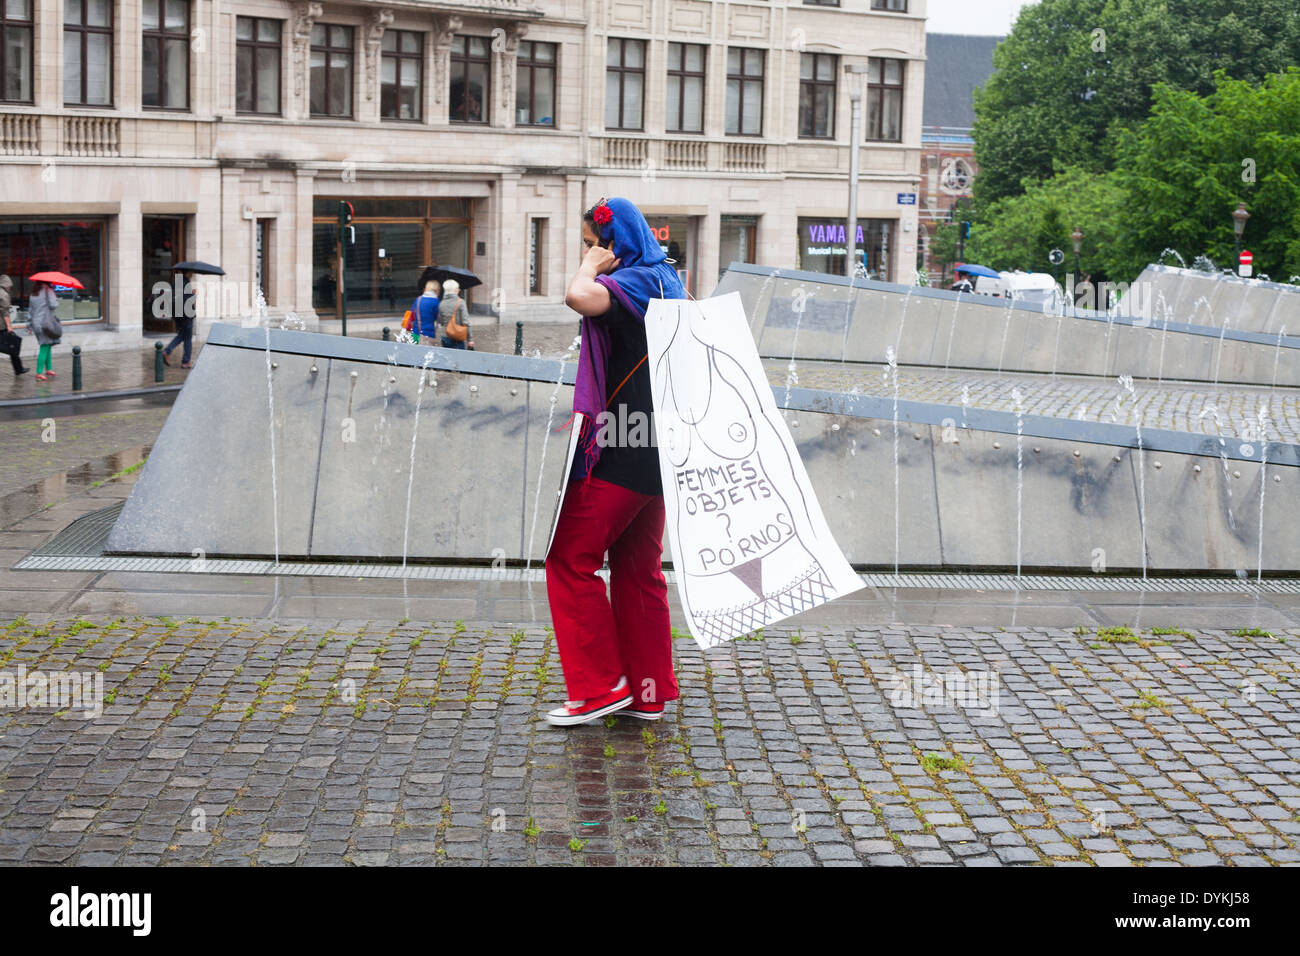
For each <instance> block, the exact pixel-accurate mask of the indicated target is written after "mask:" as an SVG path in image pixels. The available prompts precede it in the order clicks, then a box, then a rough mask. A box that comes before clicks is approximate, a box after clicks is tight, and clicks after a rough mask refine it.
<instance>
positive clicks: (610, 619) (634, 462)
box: [546, 199, 686, 726]
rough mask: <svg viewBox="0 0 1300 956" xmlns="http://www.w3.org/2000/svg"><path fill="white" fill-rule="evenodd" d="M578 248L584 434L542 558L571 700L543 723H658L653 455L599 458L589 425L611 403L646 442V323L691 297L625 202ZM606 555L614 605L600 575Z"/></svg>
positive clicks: (660, 509)
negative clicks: (655, 309) (613, 719)
mask: <svg viewBox="0 0 1300 956" xmlns="http://www.w3.org/2000/svg"><path fill="white" fill-rule="evenodd" d="M582 241H583V245H584V246H586V252H585V254H584V255H583V258H582V264H581V266H580V267H579V269H578V272H577V274H576V275H575V276H574V277H573V279H572V281H571V282H570V283H569V288H568V294H567V295H566V296H565V300H564V301H565V304H566V305H568V306H569V307H570V308H571V309H573V310H575V311H576V312H578V314H580V315H581V316H583V318H582V324H581V350H580V352H579V358H578V373H577V381H576V383H575V385H574V395H573V410H574V414H575V418H577V416H578V415H581V418H580V419H578V421H580V423H581V424H580V431H579V437H578V443H577V450H576V454H575V457H574V461H573V465H572V467H571V469H570V471H569V474H568V476H567V484H566V487H565V491H564V500H563V502H562V504H561V508H560V514H559V517H558V519H557V521H556V526H555V533H554V535H553V536H552V541H551V546H550V550H549V552H548V554H547V556H546V594H547V598H548V600H549V601H550V606H551V619H552V622H553V624H554V627H555V640H556V644H557V646H558V647H559V652H560V664H561V666H562V667H563V669H564V682H565V687H566V689H567V691H568V697H569V700H568V701H567V702H566V703H565V705H564V706H563V707H559V708H556V709H555V710H552V711H550V712H549V713H548V714H547V715H546V719H547V720H548V721H549V722H550V723H552V724H556V725H559V726H567V725H571V724H581V723H586V722H587V721H590V720H596V719H597V718H600V717H602V716H604V715H605V714H608V713H612V712H614V711H620V712H622V713H624V714H629V715H632V716H635V717H639V718H641V719H644V720H658V719H659V718H660V717H661V716H663V711H664V703H665V702H667V701H670V700H676V699H677V698H678V697H679V696H680V693H679V691H678V686H677V679H676V677H675V675H674V674H673V649H672V633H671V630H670V628H669V619H668V584H667V582H666V581H665V580H664V575H663V567H662V557H663V534H664V498H663V485H662V483H661V481H660V477H659V457H658V449H657V448H656V447H655V446H654V445H653V444H650V443H649V441H648V440H647V441H645V442H639V443H637V444H635V445H633V444H630V443H629V444H628V445H626V446H622V445H617V444H614V445H608V446H606V447H602V445H601V442H599V441H598V440H597V438H598V435H599V432H598V431H597V428H598V425H597V422H596V418H597V416H598V415H599V414H600V413H601V412H604V411H606V410H607V409H609V408H610V407H611V405H612V404H613V402H614V400H615V399H616V398H617V399H618V400H619V405H618V411H617V414H619V415H626V416H627V417H628V420H631V418H632V415H634V414H636V413H638V412H639V413H641V414H642V415H645V416H646V421H648V422H649V423H650V428H649V429H648V431H646V434H648V435H652V434H654V431H653V405H652V403H651V398H650V370H649V363H648V361H647V358H648V351H649V349H648V347H647V345H646V334H645V312H646V308H647V307H648V306H649V303H650V299H652V298H668V299H683V298H685V297H686V293H685V290H684V289H683V288H682V284H681V281H680V280H679V279H678V277H677V272H676V270H675V269H673V268H672V266H671V265H669V264H667V263H666V262H665V258H666V257H665V255H664V252H663V250H662V249H661V248H660V245H659V241H658V240H657V239H656V238H655V236H654V233H653V232H651V231H650V226H649V225H648V224H647V223H646V221H645V217H644V216H643V215H642V214H641V211H640V210H639V209H637V207H636V206H635V205H633V204H632V203H631V202H629V201H628V200H626V199H610V200H608V201H605V200H601V201H600V202H599V203H597V204H596V205H595V206H593V207H592V208H591V209H589V210H588V211H587V212H586V213H585V214H584V216H583V222H582ZM574 427H579V425H578V424H577V423H575V426H574ZM628 431H629V434H630V432H631V430H630V429H629V430H628ZM606 553H608V555H609V597H606V594H605V583H604V582H603V581H602V580H601V579H600V578H599V577H598V576H597V574H596V572H597V570H598V569H599V568H600V566H601V564H602V563H603V560H604V558H605V555H606Z"/></svg>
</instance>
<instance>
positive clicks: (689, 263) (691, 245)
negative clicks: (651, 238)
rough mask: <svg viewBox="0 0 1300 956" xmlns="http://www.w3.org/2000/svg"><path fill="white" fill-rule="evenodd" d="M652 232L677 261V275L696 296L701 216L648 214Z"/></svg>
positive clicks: (687, 289)
mask: <svg viewBox="0 0 1300 956" xmlns="http://www.w3.org/2000/svg"><path fill="white" fill-rule="evenodd" d="M645 219H646V222H647V223H648V224H649V225H650V231H651V232H653V233H654V234H655V238H656V239H658V240H659V248H660V249H662V250H663V251H664V253H665V254H666V255H667V256H668V258H669V259H672V260H674V261H675V268H676V269H677V275H678V276H680V277H681V280H682V285H683V286H684V287H685V288H686V291H687V292H689V293H690V294H691V295H695V255H696V236H697V235H698V234H699V216H674V215H657V214H655V213H646V217H645Z"/></svg>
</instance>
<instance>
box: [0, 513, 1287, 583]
mask: <svg viewBox="0 0 1300 956" xmlns="http://www.w3.org/2000/svg"><path fill="white" fill-rule="evenodd" d="M123 504H125V502H118V503H116V504H113V505H110V506H108V507H107V508H101V509H100V510H99V511H95V512H92V513H90V514H88V515H83V516H82V517H80V518H78V519H77V520H76V521H74V522H72V524H70V525H68V527H66V528H64V529H63V530H62V531H60V532H59V533H58V534H56V535H55V536H54V537H53V538H52V539H50V541H48V542H47V543H46V544H43V545H42V546H41V547H39V548H37V549H36V550H35V551H33V552H32V553H31V554H29V555H28V556H27V557H25V558H23V559H22V560H21V561H19V562H18V563H17V564H16V565H14V570H16V571H135V572H149V573H156V574H242V575H284V576H289V577H322V578H387V579H394V578H396V579H405V580H410V581H452V582H455V581H482V582H487V581H497V582H501V583H520V584H527V583H535V584H540V583H543V582H544V581H545V580H546V572H545V571H544V570H543V569H541V568H485V567H481V566H473V565H428V564H411V565H407V566H406V567H403V566H402V565H400V564H379V563H375V564H343V563H338V562H323V561H285V562H281V563H279V564H276V563H275V562H274V561H266V560H256V559H247V558H206V559H202V560H201V559H198V558H162V557H148V556H140V557H125V556H110V555H105V554H104V544H105V542H106V541H107V540H108V533H109V531H110V530H112V527H113V524H114V522H116V521H117V516H118V515H119V514H120V513H121V511H122V506H123ZM599 574H600V575H601V577H603V578H606V579H608V577H609V572H608V571H600V572H599ZM664 577H665V578H667V579H668V583H670V584H674V585H675V584H676V583H677V578H676V575H675V574H674V573H673V572H672V571H668V570H665V571H664ZM859 577H861V578H862V583H863V584H865V585H866V586H867V587H873V588H938V589H942V590H961V591H980V590H983V591H1115V592H1134V591H1150V592H1163V593H1172V594H1194V593H1202V594H1204V593H1210V594H1300V580H1296V579H1293V578H1269V579H1265V580H1264V581H1261V582H1258V583H1257V582H1255V581H1254V580H1252V579H1251V578H1249V577H1245V578H1241V577H1237V578H1226V577H1195V578H1192V577H1177V578H1157V577H1148V578H1142V577H1138V576H1136V575H1130V576H1126V577H1103V576H1098V575H1082V574H1079V575H1061V574H1039V575H1025V576H1022V577H1019V578H1018V577H1016V575H1014V574H990V573H970V572H961V573H958V572H944V571H935V572H901V573H899V574H890V573H888V572H869V573H866V574H862V575H859Z"/></svg>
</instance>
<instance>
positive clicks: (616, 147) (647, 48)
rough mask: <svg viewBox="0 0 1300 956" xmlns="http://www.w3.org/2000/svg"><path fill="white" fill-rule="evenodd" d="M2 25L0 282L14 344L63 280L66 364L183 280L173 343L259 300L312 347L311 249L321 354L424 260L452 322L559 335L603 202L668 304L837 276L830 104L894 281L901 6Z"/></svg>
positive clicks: (133, 10) (261, 0)
mask: <svg viewBox="0 0 1300 956" xmlns="http://www.w3.org/2000/svg"><path fill="white" fill-rule="evenodd" d="M24 3H25V4H26V7H25V8H24ZM5 10H6V12H5V14H4V16H3V18H2V19H0V31H3V33H4V36H3V38H0V46H2V47H3V48H4V49H5V50H6V57H5V59H4V60H3V61H2V62H0V69H3V71H4V73H5V77H4V79H5V82H4V87H3V92H4V99H3V101H0V271H6V272H9V273H10V274H11V275H12V276H13V277H14V279H15V288H14V298H15V301H16V302H17V303H18V305H19V310H20V311H19V318H20V320H21V318H22V315H23V313H22V309H23V306H24V303H25V301H26V294H27V291H28V286H29V283H27V282H26V281H25V280H24V279H22V276H25V275H27V274H29V273H30V271H33V270H35V269H39V268H51V269H58V270H60V271H66V272H69V273H71V274H72V275H74V276H75V277H76V278H77V279H78V280H79V281H81V282H82V284H83V285H84V286H85V290H84V291H83V292H81V293H78V294H76V295H73V294H72V293H71V292H70V291H63V292H61V299H62V300H63V302H62V304H61V306H60V311H61V313H62V314H63V316H64V318H65V323H67V325H68V334H67V335H66V336H65V342H73V343H79V344H82V345H83V346H84V347H88V348H114V347H118V348H130V347H137V346H138V345H139V344H140V341H141V339H142V336H143V335H144V334H145V333H147V332H149V331H163V330H165V329H167V328H170V321H169V319H168V315H169V314H170V313H169V311H168V310H169V309H170V308H171V307H172V301H173V299H172V297H171V296H170V295H167V294H164V293H163V292H162V291H161V290H163V289H164V288H166V283H167V281H168V279H169V277H170V272H169V268H170V266H171V265H172V264H174V263H175V262H177V261H180V260H182V259H199V260H204V261H207V262H212V263H216V264H219V265H221V266H222V267H223V268H224V269H225V271H226V273H227V275H226V277H225V279H223V280H219V281H218V280H210V281H208V282H207V283H206V284H204V285H202V286H201V292H202V294H201V295H200V298H199V318H200V325H199V331H200V334H202V331H203V329H204V328H205V323H207V322H210V321H212V320H213V319H215V318H225V319H227V320H229V319H232V318H234V317H238V316H246V315H248V314H249V313H250V309H251V308H252V306H251V302H252V301H253V299H254V297H255V295H256V293H257V292H258V291H260V292H262V293H263V295H264V298H265V301H266V303H267V306H268V309H269V311H270V313H271V314H272V315H273V316H275V315H281V314H287V313H293V314H295V315H296V316H297V317H298V318H300V319H301V320H302V321H303V322H304V324H305V325H306V327H308V328H319V329H321V330H331V329H334V330H337V329H338V327H339V323H338V320H337V314H338V303H339V299H340V297H339V286H340V282H339V277H338V269H339V252H340V249H341V251H342V260H343V263H342V270H343V277H342V287H343V296H344V301H346V303H347V311H348V317H349V328H350V329H351V328H353V323H356V324H357V325H361V326H365V325H367V324H369V325H370V326H374V325H378V324H391V323H392V321H393V320H394V317H395V316H400V314H401V312H402V311H403V309H404V308H405V307H406V305H407V304H409V301H410V299H411V297H412V296H413V294H414V293H415V289H414V288H413V286H414V284H415V279H416V276H417V275H418V274H419V271H420V270H421V269H422V268H423V266H424V265H426V264H430V263H437V264H444V265H457V266H464V267H466V268H469V269H471V270H473V271H474V272H475V273H476V274H478V275H479V276H480V277H481V278H482V279H483V285H482V286H481V287H479V288H477V289H475V290H473V292H472V293H471V294H470V302H471V307H472V308H473V310H474V311H475V312H479V313H483V312H490V313H492V314H495V315H497V316H499V317H500V318H501V319H502V320H504V321H513V320H515V319H526V320H545V319H548V318H549V319H558V318H566V317H571V316H569V314H568V313H567V310H565V308H564V306H563V295H564V286H565V283H566V281H567V278H568V277H569V276H570V275H571V274H572V272H573V271H574V269H575V268H576V267H577V264H578V261H579V258H580V254H581V246H580V243H579V240H578V223H579V219H580V216H581V213H582V211H583V210H584V209H585V208H587V207H589V206H590V205H591V204H592V203H594V202H595V201H596V200H598V199H599V198H601V197H603V196H614V195H620V196H626V197H627V198H629V199H631V200H632V201H634V202H636V203H637V204H638V205H639V206H640V207H641V208H642V209H643V210H644V211H645V213H646V216H647V219H648V220H649V221H650V223H651V225H652V227H654V229H655V231H656V233H657V234H658V235H659V237H660V239H661V242H662V243H663V245H664V246H665V248H666V249H667V250H668V251H669V252H670V254H671V255H672V256H673V257H674V258H675V259H676V260H677V262H678V268H679V270H680V271H681V272H682V274H683V277H684V278H685V279H686V280H687V284H688V287H689V288H690V289H691V291H692V292H693V294H695V295H697V296H705V295H708V294H709V293H710V292H711V291H712V289H713V287H714V285H715V284H716V282H717V278H718V276H719V274H720V273H721V271H722V270H724V269H725V268H726V265H727V263H728V262H730V261H731V260H733V259H739V260H742V261H750V262H759V263H764V264H771V265H773V266H778V267H783V268H790V267H801V268H806V269H813V270H820V271H840V272H842V271H843V269H844V254H843V247H842V241H843V224H844V221H845V210H846V203H847V193H848V190H847V172H848V168H849V149H848V147H849V125H850V120H849V117H850V100H849V88H850V87H849V84H850V83H858V82H862V84H863V89H864V100H863V103H864V108H863V115H864V119H865V126H866V129H865V132H864V139H863V141H862V144H861V154H860V156H861V170H862V172H861V176H860V189H859V208H858V211H857V212H858V217H859V220H858V221H859V227H860V229H861V230H862V233H861V235H862V238H861V239H860V240H859V250H865V255H866V265H867V267H868V268H869V269H870V270H871V271H872V272H873V273H874V274H876V275H879V276H882V277H887V278H892V279H896V280H902V281H909V280H910V277H911V268H912V266H913V265H914V263H915V259H916V249H917V229H918V225H917V206H916V205H914V204H907V203H908V200H907V199H906V196H907V195H909V194H910V195H911V196H912V197H913V200H912V202H913V203H914V197H915V194H916V192H917V189H918V183H919V180H920V173H921V169H920V167H921V161H920V144H921V105H922V93H923V89H924V72H925V67H924V59H925V34H924V29H925V5H924V0H838V2H834V0H820V2H814V0H807V2H797V0H716V2H710V0H477V2H470V0H464V2H441V0H432V2H429V0H385V2H369V0H346V2H328V0H320V2H315V0H299V2H286V0H10V2H9V3H8V4H7V6H6V8H5ZM15 51H16V52H15ZM24 51H25V52H24ZM850 64H856V65H862V66H865V67H868V68H869V72H868V73H867V74H863V75H861V79H859V76H857V75H850V74H847V73H846V72H845V71H844V68H845V66H848V65H850ZM342 203H347V204H350V211H351V214H352V223H351V228H350V229H346V230H343V231H342V233H341V232H340V229H339V227H338V217H339V210H340V204H342ZM837 224H838V228H839V233H838V236H837V235H836V232H835V230H836V226H837ZM340 239H341V241H340ZM837 239H838V241H839V243H840V245H839V246H838V247H837V244H836V241H837ZM837 248H838V254H837Z"/></svg>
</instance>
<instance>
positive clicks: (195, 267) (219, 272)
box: [172, 259, 226, 276]
mask: <svg viewBox="0 0 1300 956" xmlns="http://www.w3.org/2000/svg"><path fill="white" fill-rule="evenodd" d="M172 272H197V273H198V274H199V275H205V276H223V275H225V274H226V270H225V269H223V268H221V266H214V265H212V263H210V262H199V261H198V260H197V259H195V260H194V261H193V262H178V263H176V265H174V266H172Z"/></svg>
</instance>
